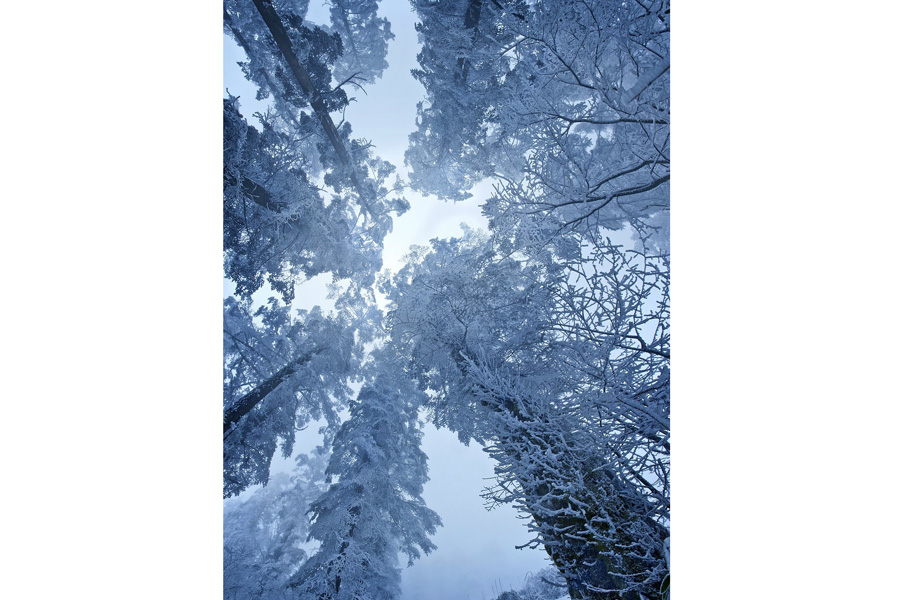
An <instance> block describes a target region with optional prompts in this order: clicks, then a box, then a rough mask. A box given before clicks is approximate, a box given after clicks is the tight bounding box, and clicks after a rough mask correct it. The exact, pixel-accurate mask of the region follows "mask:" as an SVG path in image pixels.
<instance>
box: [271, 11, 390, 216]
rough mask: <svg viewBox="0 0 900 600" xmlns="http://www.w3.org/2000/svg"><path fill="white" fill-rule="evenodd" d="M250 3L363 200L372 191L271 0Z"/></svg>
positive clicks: (367, 198)
mask: <svg viewBox="0 0 900 600" xmlns="http://www.w3.org/2000/svg"><path fill="white" fill-rule="evenodd" d="M253 5H254V6H256V10H258V11H259V14H260V16H261V17H262V19H263V21H264V22H265V24H266V27H268V28H269V32H270V33H271V34H272V37H273V38H274V39H275V45H276V46H278V49H279V50H280V51H281V54H282V55H283V56H284V59H285V60H286V61H287V64H288V67H289V68H290V71H291V74H292V75H293V76H294V79H296V80H297V83H298V84H299V85H300V88H301V89H302V90H303V92H304V93H305V94H306V95H307V96H308V97H309V104H310V106H312V109H313V111H315V113H316V117H318V119H319V123H321V125H322V129H323V130H324V131H325V135H326V136H327V137H328V141H329V142H331V145H332V147H333V148H334V151H335V152H336V153H337V155H338V159H340V161H341V163H342V164H343V165H344V168H345V169H347V172H348V174H349V175H350V180H351V181H352V182H353V187H355V188H356V192H357V193H358V194H359V197H360V200H361V201H362V202H367V201H368V200H369V199H370V197H371V196H372V194H370V193H368V191H367V190H366V189H365V188H364V187H363V185H362V182H361V181H360V178H359V175H358V173H357V172H356V167H355V165H354V164H353V161H352V159H351V157H350V153H349V152H347V148H346V147H345V146H344V142H342V141H341V137H340V135H339V134H338V130H337V127H335V126H334V121H332V120H331V115H329V114H328V108H327V107H326V106H325V101H324V100H322V96H321V94H320V93H319V91H318V90H316V89H315V87H314V86H313V83H312V79H310V77H309V74H308V73H307V72H306V69H304V68H303V65H302V64H300V60H299V59H298V58H297V54H296V53H295V52H294V49H293V47H292V46H291V40H290V38H289V37H288V34H287V30H285V28H284V23H282V21H281V18H280V17H279V16H278V13H276V12H275V8H274V7H273V6H272V0H253Z"/></svg>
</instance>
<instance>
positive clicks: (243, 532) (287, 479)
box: [223, 449, 327, 600]
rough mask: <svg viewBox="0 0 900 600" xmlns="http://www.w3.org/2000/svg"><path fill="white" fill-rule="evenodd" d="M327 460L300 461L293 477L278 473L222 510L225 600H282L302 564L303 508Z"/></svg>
mask: <svg viewBox="0 0 900 600" xmlns="http://www.w3.org/2000/svg"><path fill="white" fill-rule="evenodd" d="M326 461H327V454H326V453H325V452H324V451H323V450H322V449H320V450H318V451H314V452H312V453H311V454H309V455H305V454H304V455H300V456H299V457H298V459H297V468H296V469H295V470H294V473H293V474H291V475H288V474H287V473H278V474H277V475H275V476H273V477H272V479H271V481H270V482H269V484H268V485H267V486H265V487H260V488H258V489H257V490H255V491H254V492H253V493H252V494H250V495H249V497H247V498H241V499H232V500H230V501H229V502H227V503H226V504H225V510H224V519H225V525H224V541H225V548H224V563H223V567H224V597H225V599H226V600H250V599H254V600H276V599H277V600H282V599H284V600H287V599H288V598H293V597H294V596H295V594H293V592H292V591H291V590H290V589H289V588H288V587H287V583H288V581H289V579H290V577H291V575H293V574H294V573H296V572H297V570H298V569H299V568H300V566H302V564H303V563H304V562H305V561H306V556H307V554H306V550H305V549H304V545H305V543H306V536H307V533H308V529H309V526H308V523H307V518H306V514H305V513H306V510H307V508H308V507H309V504H310V502H311V501H312V500H314V499H315V498H316V497H317V496H318V495H319V494H320V493H321V492H322V491H324V489H325V481H324V476H325V465H326Z"/></svg>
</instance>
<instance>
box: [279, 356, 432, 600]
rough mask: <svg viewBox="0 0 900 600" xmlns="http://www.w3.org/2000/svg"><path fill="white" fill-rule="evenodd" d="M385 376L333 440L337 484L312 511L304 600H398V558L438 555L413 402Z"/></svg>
mask: <svg viewBox="0 0 900 600" xmlns="http://www.w3.org/2000/svg"><path fill="white" fill-rule="evenodd" d="M404 387H408V386H398V385H397V383H396V378H395V377H392V376H390V375H388V374H383V375H381V376H379V377H377V378H376V379H375V380H374V382H373V383H371V384H368V385H366V386H365V387H363V388H362V390H361V391H360V392H359V395H358V396H357V398H356V401H355V402H353V403H352V405H351V407H350V418H349V419H348V420H347V421H346V422H344V424H343V425H342V426H341V428H340V430H339V431H338V433H337V435H336V436H335V438H334V443H333V450H332V456H331V461H330V463H329V465H328V470H327V475H328V477H329V478H331V479H332V480H335V481H334V483H332V485H331V486H330V487H329V488H328V490H327V491H326V492H325V493H324V494H322V496H320V497H319V498H318V499H317V500H316V501H315V502H314V503H313V504H312V507H311V513H312V516H313V524H312V526H311V527H310V538H311V539H315V540H318V541H319V542H320V543H321V546H320V547H319V549H318V551H317V552H316V553H315V554H314V555H313V556H312V557H311V558H310V559H309V561H307V563H306V564H305V565H304V566H303V568H302V569H301V570H300V572H299V573H298V574H297V575H296V576H295V577H294V583H293V585H294V587H297V588H298V589H299V590H300V592H301V594H302V595H303V597H310V598H318V599H320V600H325V599H328V600H391V599H393V598H397V597H398V596H399V595H400V570H399V568H398V554H399V553H403V554H405V555H406V556H407V558H408V561H409V564H412V562H413V560H415V559H416V558H419V556H420V553H421V552H424V553H426V554H428V553H429V552H431V551H432V550H434V549H435V546H434V544H433V543H432V542H431V540H430V539H429V536H430V535H431V534H433V533H434V532H435V528H436V527H437V526H439V525H440V524H441V521H440V518H439V517H438V516H437V514H436V513H434V511H432V510H431V509H429V508H427V507H426V506H425V503H424V501H423V500H422V488H423V485H424V484H425V482H426V481H427V480H428V476H427V472H428V470H427V467H426V465H425V460H426V457H425V454H424V453H423V452H422V450H421V449H420V440H421V436H422V434H421V432H420V430H419V427H418V417H417V411H418V406H419V402H418V394H416V395H410V392H409V390H407V389H404Z"/></svg>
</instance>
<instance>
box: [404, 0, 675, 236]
mask: <svg viewBox="0 0 900 600" xmlns="http://www.w3.org/2000/svg"><path fill="white" fill-rule="evenodd" d="M413 4H414V6H415V7H416V9H417V11H418V14H419V17H420V18H421V19H422V24H421V26H420V27H419V35H420V37H421V38H422V42H423V51H422V53H421V54H420V55H419V62H420V64H421V67H422V68H421V70H420V71H417V72H416V76H417V77H418V78H419V80H420V81H421V82H422V84H423V85H424V86H425V89H426V91H427V99H426V100H425V101H424V102H423V103H422V104H421V105H420V107H419V117H418V130H417V131H416V132H414V133H413V134H412V136H411V137H410V149H409V151H408V152H407V160H408V162H409V163H410V165H411V166H412V168H413V174H412V175H411V181H412V183H413V185H415V186H417V187H419V188H420V189H422V190H423V191H426V192H429V193H432V194H436V195H439V196H442V197H445V198H451V199H460V198H464V197H466V195H467V194H466V190H467V189H468V188H470V187H471V185H473V184H474V183H475V182H477V181H478V180H480V179H484V178H490V177H493V178H496V179H497V180H498V182H497V194H496V196H495V197H494V198H492V199H491V200H490V201H489V202H488V204H487V206H486V207H485V210H486V212H487V213H488V215H489V216H490V217H491V218H492V219H493V220H510V219H512V220H514V221H518V220H520V219H521V218H522V217H525V216H529V215H553V216H554V217H555V218H556V220H558V221H559V222H560V223H561V224H562V225H563V226H565V227H567V228H570V229H581V230H588V229H591V228H594V227H597V226H602V227H606V228H610V229H618V228H620V227H622V226H623V225H625V224H629V225H633V226H641V227H643V228H645V229H648V230H651V231H655V232H656V233H657V236H658V238H659V239H660V240H661V241H663V243H665V242H666V241H667V235H668V225H667V223H668V181H669V93H668V66H669V24H668V21H669V14H668V13H669V6H668V1H667V0H651V1H650V2H644V1H643V0H626V1H625V2H617V1H613V0H588V1H581V2H575V1H563V0H553V1H549V0H547V1H542V0H537V1H535V2H524V1H516V0H509V1H504V2H487V1H482V0H415V1H414V2H413Z"/></svg>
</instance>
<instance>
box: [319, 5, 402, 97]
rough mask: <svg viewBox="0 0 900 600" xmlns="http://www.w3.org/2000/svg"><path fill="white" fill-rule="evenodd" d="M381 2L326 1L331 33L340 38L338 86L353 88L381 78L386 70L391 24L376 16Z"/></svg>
mask: <svg viewBox="0 0 900 600" xmlns="http://www.w3.org/2000/svg"><path fill="white" fill-rule="evenodd" d="M379 2H380V0H329V4H330V8H329V13H330V16H331V26H330V30H332V31H334V32H335V33H337V34H338V35H340V36H341V41H342V42H343V48H344V54H343V55H342V56H341V57H340V58H338V60H337V62H336V63H335V66H334V78H335V79H336V80H337V81H338V83H339V84H340V83H343V82H347V81H352V82H354V83H355V84H356V85H361V84H363V83H365V82H371V81H372V80H374V79H377V78H379V77H381V74H382V73H384V70H385V69H386V68H387V66H388V64H387V50H388V48H387V46H388V42H389V41H390V40H392V39H394V34H393V33H391V24H390V23H389V22H388V20H387V19H385V18H384V17H379V16H378V4H379Z"/></svg>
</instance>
